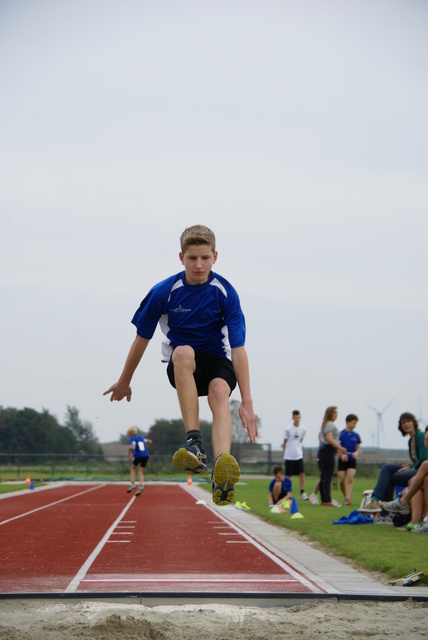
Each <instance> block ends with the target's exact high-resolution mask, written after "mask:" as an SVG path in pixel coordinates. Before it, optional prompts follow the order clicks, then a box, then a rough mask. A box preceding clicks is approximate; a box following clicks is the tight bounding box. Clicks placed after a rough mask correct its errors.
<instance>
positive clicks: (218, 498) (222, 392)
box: [208, 378, 240, 505]
mask: <svg viewBox="0 0 428 640" xmlns="http://www.w3.org/2000/svg"><path fill="white" fill-rule="evenodd" d="M229 395H230V387H229V385H228V384H227V382H226V381H225V380H223V379H222V378H214V380H211V382H210V384H209V388H208V404H209V406H210V409H211V411H212V414H213V427H212V444H213V453H214V459H215V461H214V467H213V472H212V481H213V482H212V485H213V501H214V503H215V504H217V505H227V504H230V503H231V502H232V501H233V497H234V488H233V486H234V485H235V484H236V483H237V482H238V480H239V476H240V471H239V465H238V463H237V462H236V460H235V458H234V457H233V456H231V455H230V453H229V452H230V445H231V442H232V418H231V415H230V407H229Z"/></svg>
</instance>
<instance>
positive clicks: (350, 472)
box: [345, 469, 356, 500]
mask: <svg viewBox="0 0 428 640" xmlns="http://www.w3.org/2000/svg"><path fill="white" fill-rule="evenodd" d="M355 473H356V469H348V470H347V474H346V495H345V498H347V499H348V500H351V495H352V487H353V483H354V476H355Z"/></svg>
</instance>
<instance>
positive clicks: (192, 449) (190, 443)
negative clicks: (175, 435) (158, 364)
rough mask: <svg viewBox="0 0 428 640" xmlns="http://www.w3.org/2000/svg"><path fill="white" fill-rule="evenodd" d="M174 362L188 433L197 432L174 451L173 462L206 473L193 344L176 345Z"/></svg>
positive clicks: (189, 470) (187, 468)
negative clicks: (194, 375)
mask: <svg viewBox="0 0 428 640" xmlns="http://www.w3.org/2000/svg"><path fill="white" fill-rule="evenodd" d="M172 362H173V364H174V379H175V388H176V390H177V396H178V402H179V404H180V409H181V416H182V418H183V423H184V428H185V430H186V435H187V434H188V433H189V432H190V431H193V432H195V431H196V432H198V433H197V434H195V433H193V434H191V435H190V436H189V437H188V438H187V440H186V444H184V445H183V446H182V447H180V448H179V449H178V451H176V452H175V454H174V456H173V458H172V462H173V464H174V465H175V466H176V467H178V468H179V469H184V470H185V471H187V472H188V473H198V474H199V473H206V472H207V460H206V455H205V450H204V446H203V442H202V438H201V435H200V429H199V400H198V390H197V388H196V383H195V379H194V377H193V374H194V372H195V367H196V362H195V352H194V350H193V349H192V347H188V346H183V347H177V348H176V349H174V353H173V354H172ZM196 436H198V437H196Z"/></svg>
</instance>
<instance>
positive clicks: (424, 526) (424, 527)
mask: <svg viewBox="0 0 428 640" xmlns="http://www.w3.org/2000/svg"><path fill="white" fill-rule="evenodd" d="M412 533H428V522H422V523H421V524H420V525H419V524H418V525H416V527H415V528H414V529H412Z"/></svg>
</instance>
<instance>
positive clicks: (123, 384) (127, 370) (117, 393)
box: [103, 335, 149, 402]
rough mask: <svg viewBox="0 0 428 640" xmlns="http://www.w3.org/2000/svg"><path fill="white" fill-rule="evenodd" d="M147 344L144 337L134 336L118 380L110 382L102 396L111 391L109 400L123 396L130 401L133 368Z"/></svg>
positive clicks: (121, 398)
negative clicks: (108, 387)
mask: <svg viewBox="0 0 428 640" xmlns="http://www.w3.org/2000/svg"><path fill="white" fill-rule="evenodd" d="M148 344H149V340H147V339H146V338H141V337H140V336H138V335H137V336H136V337H135V340H134V342H133V343H132V345H131V348H130V350H129V353H128V357H127V358H126V362H125V366H124V367H123V371H122V373H121V374H120V378H119V380H118V381H117V382H115V383H114V384H112V385H111V387H110V389H107V391H104V393H103V396H106V395H107V394H109V393H111V396H110V402H113V400H123V398H126V399H127V400H128V402H131V395H132V389H131V387H130V384H131V380H132V376H133V375H134V372H135V369H136V368H137V367H138V364H139V362H140V360H141V358H142V357H143V354H144V352H145V350H146V348H147V345H148Z"/></svg>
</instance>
